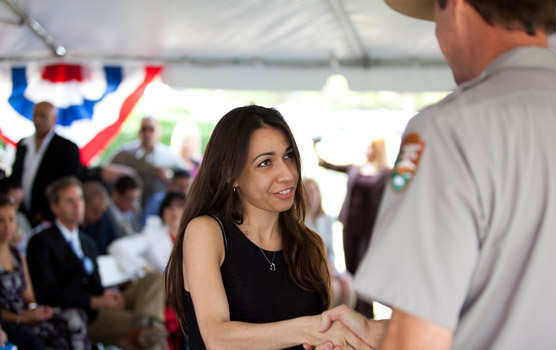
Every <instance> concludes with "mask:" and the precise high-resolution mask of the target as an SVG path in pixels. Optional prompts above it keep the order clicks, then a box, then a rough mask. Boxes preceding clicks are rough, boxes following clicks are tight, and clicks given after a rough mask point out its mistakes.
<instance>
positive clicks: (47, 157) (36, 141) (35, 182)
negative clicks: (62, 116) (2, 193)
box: [9, 102, 83, 226]
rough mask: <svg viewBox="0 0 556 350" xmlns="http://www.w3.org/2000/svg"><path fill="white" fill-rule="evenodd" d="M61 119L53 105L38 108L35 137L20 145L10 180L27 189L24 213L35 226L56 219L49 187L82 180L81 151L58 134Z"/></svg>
mask: <svg viewBox="0 0 556 350" xmlns="http://www.w3.org/2000/svg"><path fill="white" fill-rule="evenodd" d="M57 119H58V115H57V110H56V107H54V106H53V105H52V104H51V103H48V102H40V103H37V104H36V105H35V107H34V108H33V124H34V125H35V134H34V135H31V136H30V137H27V138H24V139H22V140H21V141H20V142H19V143H18V145H17V150H16V156H15V161H14V164H13V166H12V175H11V176H10V178H9V181H11V182H13V183H15V184H17V185H20V186H21V187H22V188H23V191H24V198H23V206H22V209H23V212H25V213H26V214H27V217H28V218H29V221H30V222H31V224H32V225H33V226H36V225H37V224H39V223H40V222H41V221H43V220H50V219H52V217H53V216H52V213H51V212H50V209H49V206H48V203H47V201H46V198H45V196H44V190H45V189H46V186H48V184H50V183H51V182H52V181H54V180H56V179H58V178H60V177H62V176H70V175H73V176H76V177H78V178H81V177H82V172H83V166H82V164H81V157H80V154H79V148H78V147H77V145H76V144H75V143H73V142H71V141H69V140H67V139H65V138H63V137H61V136H59V135H58V134H56V133H55V132H54V125H55V124H56V120H57Z"/></svg>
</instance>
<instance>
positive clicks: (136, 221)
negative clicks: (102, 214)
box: [107, 175, 142, 237]
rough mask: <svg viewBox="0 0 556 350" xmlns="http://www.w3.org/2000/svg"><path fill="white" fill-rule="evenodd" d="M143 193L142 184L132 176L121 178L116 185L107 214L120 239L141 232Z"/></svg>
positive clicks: (113, 188)
mask: <svg viewBox="0 0 556 350" xmlns="http://www.w3.org/2000/svg"><path fill="white" fill-rule="evenodd" d="M141 193H142V188H141V184H140V183H139V181H138V180H137V179H135V178H134V177H132V176H129V175H124V176H120V177H119V178H118V179H117V180H116V182H115V183H114V186H113V187H112V191H111V198H112V201H111V202H110V204H109V205H108V211H107V214H108V218H109V219H110V222H111V223H112V226H113V227H114V229H115V230H116V233H117V234H118V237H124V236H129V235H132V234H136V233H138V232H139V231H141V215H142V208H141V205H140V200H141Z"/></svg>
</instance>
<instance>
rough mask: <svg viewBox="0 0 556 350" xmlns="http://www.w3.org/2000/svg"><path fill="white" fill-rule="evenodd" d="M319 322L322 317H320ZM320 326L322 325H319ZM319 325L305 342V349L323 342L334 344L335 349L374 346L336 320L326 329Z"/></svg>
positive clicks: (366, 348) (346, 349)
mask: <svg viewBox="0 0 556 350" xmlns="http://www.w3.org/2000/svg"><path fill="white" fill-rule="evenodd" d="M318 319H319V322H320V321H321V317H320V316H319V317H318ZM319 326H320V325H319ZM319 326H316V327H315V328H314V332H313V333H312V334H311V339H310V340H309V341H308V342H306V344H304V347H305V349H309V348H310V346H309V345H312V346H319V345H321V344H325V343H328V344H334V346H335V347H334V349H343V350H349V349H363V350H371V349H372V348H371V347H370V346H369V345H368V344H366V343H365V342H364V341H363V340H361V339H360V338H359V337H358V336H356V335H355V334H354V333H353V332H351V331H350V330H349V329H348V328H347V327H345V326H344V325H343V324H342V323H341V322H334V323H332V324H331V325H330V327H329V328H328V329H327V330H326V331H324V332H323V331H321V330H320V329H319Z"/></svg>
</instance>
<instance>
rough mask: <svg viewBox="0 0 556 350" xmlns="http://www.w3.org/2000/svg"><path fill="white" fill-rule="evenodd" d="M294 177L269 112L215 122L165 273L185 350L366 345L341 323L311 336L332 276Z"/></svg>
mask: <svg viewBox="0 0 556 350" xmlns="http://www.w3.org/2000/svg"><path fill="white" fill-rule="evenodd" d="M300 172H301V162H300V158H299V151H298V149H297V145H296V143H295V140H294V138H293V135H292V133H291V131H290V129H289V127H288V125H287V124H286V122H285V120H284V118H283V117H282V115H281V114H280V113H279V112H278V111H276V110H275V109H271V108H265V107H260V106H247V107H240V108H236V109H234V110H232V111H230V112H229V113H227V114H226V115H225V116H224V117H223V118H222V119H221V120H220V121H219V122H218V124H217V125H216V127H215V129H214V131H213V133H212V136H211V138H210V140H209V142H208V145H207V149H206V152H205V155H204V158H203V162H202V163H201V166H200V168H199V173H198V174H197V177H196V178H195V181H194V182H193V186H192V188H191V190H190V192H189V198H188V201H187V204H186V207H185V211H184V214H183V216H182V221H181V227H180V232H179V234H178V237H177V239H176V245H175V246H174V250H173V252H172V255H171V257H170V262H169V264H168V267H167V268H166V272H165V275H166V290H167V294H168V298H169V302H170V304H171V305H172V306H173V307H174V308H175V310H176V314H177V315H178V317H179V319H180V323H181V325H182V327H184V328H185V327H187V330H188V335H189V344H190V346H191V348H192V349H205V348H212V349H242V350H249V349H262V348H271V349H283V348H298V349H302V346H301V345H300V344H303V343H307V344H311V345H319V344H321V343H323V342H324V341H326V340H329V339H332V340H333V343H335V344H336V345H341V346H342V347H343V349H350V347H349V346H348V343H349V344H350V345H351V346H353V347H357V348H362V346H364V345H363V344H362V342H361V341H360V340H359V338H357V337H354V336H353V335H352V334H351V333H350V332H349V331H348V330H347V329H345V328H344V327H343V326H342V325H341V323H334V325H333V328H332V329H331V330H330V331H329V332H330V333H328V332H327V333H320V332H318V328H319V323H320V320H321V317H320V315H319V314H320V313H321V312H323V311H324V310H326V309H328V307H329V305H330V294H329V290H330V275H329V272H328V266H327V262H326V257H325V254H326V253H325V247H324V243H323V241H322V239H321V238H320V237H319V236H318V235H317V234H316V233H314V232H312V231H311V230H309V229H308V228H307V227H306V226H305V225H304V224H303V220H304V215H305V205H304V200H303V185H302V183H301V182H300ZM186 320H187V324H186ZM346 338H347V341H345V339H346Z"/></svg>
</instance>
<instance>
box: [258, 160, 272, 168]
mask: <svg viewBox="0 0 556 350" xmlns="http://www.w3.org/2000/svg"><path fill="white" fill-rule="evenodd" d="M269 165H270V159H267V160H263V161H262V162H261V163H260V164H259V167H261V168H262V167H266V166H269Z"/></svg>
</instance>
